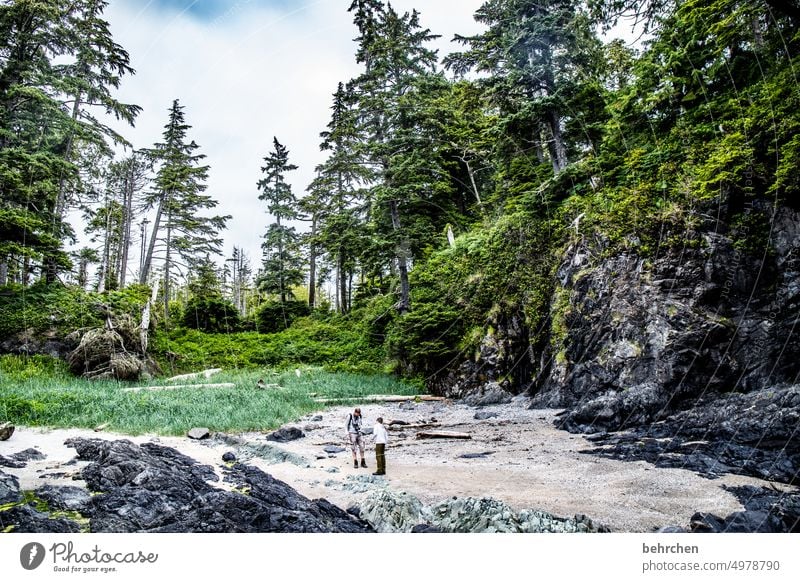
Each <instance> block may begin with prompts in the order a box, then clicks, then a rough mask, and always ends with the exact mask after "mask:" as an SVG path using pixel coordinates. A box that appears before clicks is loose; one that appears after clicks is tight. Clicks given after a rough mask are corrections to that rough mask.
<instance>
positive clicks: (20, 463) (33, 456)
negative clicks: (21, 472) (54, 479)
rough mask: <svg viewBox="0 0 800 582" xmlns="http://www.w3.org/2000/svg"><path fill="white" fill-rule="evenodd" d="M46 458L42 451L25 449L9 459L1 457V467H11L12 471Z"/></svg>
mask: <svg viewBox="0 0 800 582" xmlns="http://www.w3.org/2000/svg"><path fill="white" fill-rule="evenodd" d="M44 458H45V456H44V455H43V454H42V452H41V451H37V450H36V449H25V450H24V451H20V452H18V453H14V454H13V455H9V456H8V457H4V456H3V455H0V467H9V468H12V469H21V468H22V467H24V466H25V465H27V464H28V461H40V460H42V459H44Z"/></svg>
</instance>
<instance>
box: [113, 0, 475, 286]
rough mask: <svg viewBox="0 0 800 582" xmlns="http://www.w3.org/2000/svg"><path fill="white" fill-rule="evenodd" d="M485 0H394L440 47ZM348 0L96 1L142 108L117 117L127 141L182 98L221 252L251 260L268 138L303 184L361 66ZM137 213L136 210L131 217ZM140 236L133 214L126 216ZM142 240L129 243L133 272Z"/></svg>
mask: <svg viewBox="0 0 800 582" xmlns="http://www.w3.org/2000/svg"><path fill="white" fill-rule="evenodd" d="M482 3H483V0H394V1H393V2H392V5H393V6H394V7H395V9H396V10H398V11H400V12H402V11H407V10H411V9H413V8H417V10H418V11H419V12H420V14H421V22H422V25H423V26H425V27H427V28H429V29H430V30H431V32H433V33H434V34H440V35H442V38H441V39H439V41H437V43H436V44H435V45H434V48H438V49H439V52H440V56H443V55H444V54H445V53H447V52H449V51H451V50H454V49H455V48H456V46H455V45H453V44H452V43H451V42H450V40H451V39H452V37H453V35H454V34H456V33H458V34H473V33H476V32H479V31H480V30H481V29H480V26H479V25H478V24H476V23H475V22H474V20H473V18H472V15H473V14H474V12H475V10H477V8H478V7H479V6H480V5H481V4H482ZM349 5H350V0H316V1H315V0H294V1H292V0H238V1H237V0H231V1H223V0H112V1H111V2H110V3H109V6H108V8H107V9H106V12H105V17H106V19H107V20H108V22H109V23H110V25H111V32H112V35H113V37H114V39H115V41H116V42H117V43H119V44H120V45H122V46H123V47H124V48H125V49H126V50H127V51H128V53H129V55H130V60H131V65H132V66H133V68H134V69H135V70H136V74H135V75H133V76H128V77H125V78H123V81H122V84H121V86H120V89H119V91H118V92H117V97H118V98H119V100H120V101H122V102H126V103H135V104H137V105H140V106H141V107H142V108H143V111H142V113H141V114H140V115H139V117H138V119H137V122H136V127H135V128H131V127H129V126H117V129H118V130H119V131H120V132H121V133H122V134H123V135H124V136H125V137H126V138H127V139H128V140H129V141H130V142H131V143H132V144H133V145H134V147H136V148H143V147H150V146H152V144H153V143H155V142H157V141H160V140H161V133H162V131H163V128H164V125H165V124H166V123H167V110H168V108H169V107H170V105H171V104H172V102H173V100H174V99H179V100H180V102H181V104H182V105H183V106H184V108H185V109H184V114H185V119H186V122H187V123H188V124H189V125H191V126H192V129H191V130H189V133H188V137H189V139H193V140H194V141H195V142H197V144H198V145H199V146H200V149H199V150H198V151H199V152H200V153H203V154H205V155H206V156H207V158H206V160H205V163H207V164H208V165H209V166H210V172H209V181H208V190H207V191H206V193H207V194H209V195H211V196H212V197H213V198H214V199H216V200H217V201H219V206H218V207H217V208H216V209H215V211H216V212H217V213H218V214H229V215H231V216H232V218H231V220H230V221H229V222H228V229H227V231H225V232H224V233H223V236H224V238H225V245H224V249H223V251H224V255H225V257H226V258H227V257H230V256H231V252H232V249H233V246H234V245H235V246H238V247H242V248H243V249H244V250H245V252H246V253H247V255H248V256H249V258H250V261H251V266H252V268H253V270H254V271H257V270H258V268H259V265H260V261H261V236H262V235H263V233H264V232H265V231H266V227H267V225H268V224H269V221H270V218H269V216H268V214H267V212H266V208H265V205H264V203H263V202H261V201H259V200H258V189H257V187H256V182H257V181H258V180H259V179H260V174H261V170H260V168H261V165H262V160H263V158H264V157H265V156H266V155H267V154H268V153H269V151H270V150H271V149H272V139H273V136H276V137H277V138H278V140H279V141H280V142H281V143H282V144H284V145H285V146H286V147H288V148H289V152H290V161H291V162H293V163H294V164H296V165H298V166H299V170H297V171H295V172H292V173H290V174H289V175H287V180H288V181H289V182H290V184H292V186H293V189H294V192H295V195H297V196H298V197H300V196H302V195H303V194H304V192H305V188H306V186H307V185H308V184H309V182H310V181H311V179H312V178H313V172H314V167H315V166H316V165H317V164H319V163H321V162H322V161H323V160H324V156H323V154H322V153H321V152H320V151H319V141H320V139H319V133H320V132H321V131H323V130H324V129H325V126H326V125H327V123H328V121H329V113H330V111H329V108H330V105H331V97H332V94H333V92H334V91H335V90H336V86H337V84H338V83H339V82H340V81H342V82H346V81H347V80H349V79H350V78H352V77H354V76H356V75H358V74H359V72H360V67H359V66H358V65H357V64H356V63H355V57H354V54H355V49H356V44H355V43H354V42H353V40H352V39H353V38H355V36H356V35H357V31H356V29H355V27H354V25H353V24H352V19H351V15H350V14H349V13H348V12H347V8H348V6H349ZM137 222H138V221H137ZM134 233H136V236H138V233H139V229H138V226H136V227H134ZM138 249H139V245H138V244H136V243H134V245H133V248H132V249H131V250H132V252H133V253H134V255H135V256H134V257H133V258H132V259H131V266H130V275H131V276H133V275H135V274H136V273H135V272H136V270H137V268H138Z"/></svg>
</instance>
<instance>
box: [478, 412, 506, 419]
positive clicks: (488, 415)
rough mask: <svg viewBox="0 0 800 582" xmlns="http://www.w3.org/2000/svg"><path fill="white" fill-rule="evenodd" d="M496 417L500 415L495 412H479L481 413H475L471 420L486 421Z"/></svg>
mask: <svg viewBox="0 0 800 582" xmlns="http://www.w3.org/2000/svg"><path fill="white" fill-rule="evenodd" d="M498 416H500V415H499V414H497V413H496V412H488V411H481V412H476V413H475V416H473V418H474V419H475V420H487V419H489V418H497V417H498Z"/></svg>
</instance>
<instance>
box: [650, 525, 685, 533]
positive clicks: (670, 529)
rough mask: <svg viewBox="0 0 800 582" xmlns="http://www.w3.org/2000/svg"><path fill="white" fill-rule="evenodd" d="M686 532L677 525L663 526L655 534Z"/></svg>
mask: <svg viewBox="0 0 800 582" xmlns="http://www.w3.org/2000/svg"><path fill="white" fill-rule="evenodd" d="M687 531H688V530H687V529H686V528H685V527H681V526H679V525H665V526H664V527H661V528H659V529H658V531H657V532H656V533H686V532H687Z"/></svg>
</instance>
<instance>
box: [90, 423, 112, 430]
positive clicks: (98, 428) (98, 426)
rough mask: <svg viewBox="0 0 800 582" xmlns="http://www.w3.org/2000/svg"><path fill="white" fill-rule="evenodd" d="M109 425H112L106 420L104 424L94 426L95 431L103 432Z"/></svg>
mask: <svg viewBox="0 0 800 582" xmlns="http://www.w3.org/2000/svg"><path fill="white" fill-rule="evenodd" d="M109 426H111V423H110V422H104V423H103V424H98V425H97V426H96V427H94V432H102V431H104V430H105V429H107V428H108V427H109Z"/></svg>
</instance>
